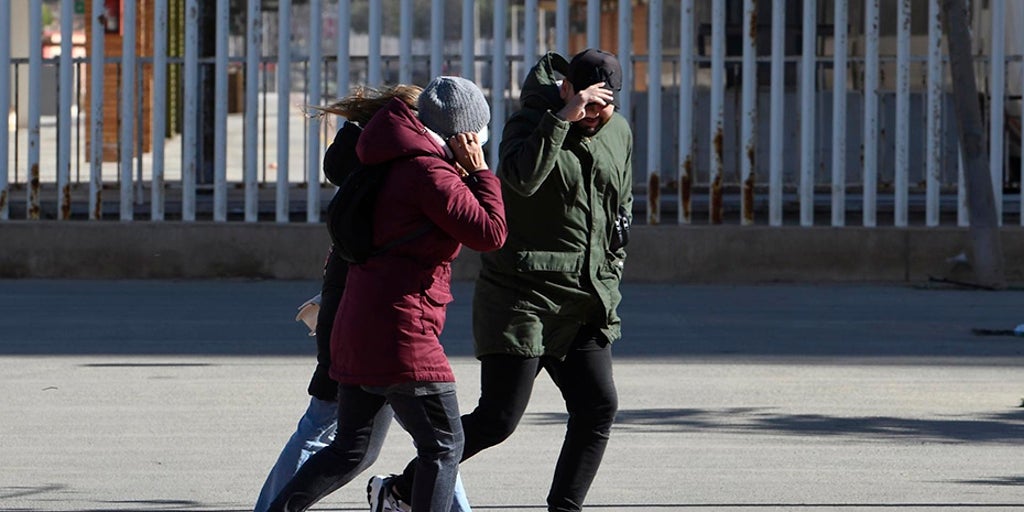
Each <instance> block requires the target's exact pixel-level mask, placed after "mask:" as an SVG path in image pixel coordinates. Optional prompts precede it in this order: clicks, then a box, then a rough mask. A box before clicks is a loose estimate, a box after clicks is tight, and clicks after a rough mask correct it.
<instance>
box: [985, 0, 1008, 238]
mask: <svg viewBox="0 0 1024 512" xmlns="http://www.w3.org/2000/svg"><path fill="white" fill-rule="evenodd" d="M990 7H991V8H992V53H991V60H990V61H989V62H990V65H991V72H990V74H991V76H992V80H991V81H990V82H989V83H990V84H991V87H992V89H991V90H990V91H989V94H990V97H991V100H990V101H991V108H990V109H989V133H990V135H989V137H990V142H989V146H988V150H989V157H988V158H989V172H990V173H991V174H992V193H993V197H994V198H995V203H996V220H997V221H998V223H999V225H1000V226H1002V225H1003V164H1004V162H1003V155H1004V146H1003V144H1004V143H1005V140H1006V139H1005V133H1004V131H1003V130H1004V129H1005V124H1006V0H992V3H991V4H990Z"/></svg>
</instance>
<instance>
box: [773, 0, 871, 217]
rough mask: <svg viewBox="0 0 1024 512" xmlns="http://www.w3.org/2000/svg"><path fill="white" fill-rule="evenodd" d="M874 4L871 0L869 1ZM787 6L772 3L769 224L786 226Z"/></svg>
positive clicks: (783, 3) (782, 3)
mask: <svg viewBox="0 0 1024 512" xmlns="http://www.w3.org/2000/svg"><path fill="white" fill-rule="evenodd" d="M869 1H870V0H869ZM785 71H786V3H785V2H772V84H771V113H770V114H769V115H770V116H771V119H770V120H769V121H768V122H769V125H770V126H771V130H770V131H769V136H768V137H769V139H770V140H769V146H770V147H769V149H768V153H769V156H768V160H769V161H768V167H769V168H768V224H769V225H772V226H781V225H782V164H783V151H784V150H785V140H786V139H785V137H786V135H785V133H784V131H785V129H786V125H785V115H786V110H785V109H786V74H785Z"/></svg>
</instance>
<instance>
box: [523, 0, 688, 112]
mask: <svg viewBox="0 0 1024 512" xmlns="http://www.w3.org/2000/svg"><path fill="white" fill-rule="evenodd" d="M534 1H535V0H534ZM683 2H684V5H689V6H690V14H689V16H691V17H692V16H693V2H692V0H683ZM683 13H684V17H685V16H686V14H685V13H686V8H685V7H683ZM690 24H691V25H690V26H691V27H692V26H693V22H692V20H691V22H690ZM681 34H690V35H691V36H692V34H693V32H692V29H691V31H690V32H681ZM680 39H681V40H682V39H686V37H681V38H680ZM691 44H692V42H691ZM618 57H619V64H620V65H621V66H622V91H620V93H619V113H621V114H622V115H623V116H625V117H626V120H627V121H629V122H630V124H632V122H633V108H632V106H633V104H632V99H633V98H632V96H633V2H631V1H628V0H622V1H620V2H619V55H618ZM683 58H686V56H685V55H684V56H683Z"/></svg>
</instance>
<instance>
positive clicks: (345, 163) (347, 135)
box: [324, 121, 363, 185]
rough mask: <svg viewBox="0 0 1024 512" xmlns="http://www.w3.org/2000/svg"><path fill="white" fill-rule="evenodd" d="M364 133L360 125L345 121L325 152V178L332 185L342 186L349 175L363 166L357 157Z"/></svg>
mask: <svg viewBox="0 0 1024 512" xmlns="http://www.w3.org/2000/svg"><path fill="white" fill-rule="evenodd" d="M362 131H363V129H362V128H360V127H359V125H357V124H355V123H352V122H349V121H345V124H343V125H342V126H341V128H340V129H339V130H338V134H337V135H335V136H334V142H332V143H331V145H330V146H328V147H327V151H326V152H324V176H327V179H328V180H329V181H330V182H331V183H333V184H335V185H341V182H343V181H345V178H346V177H347V176H348V175H349V173H350V172H351V171H352V170H353V169H357V168H359V166H360V165H361V163H360V162H359V157H358V156H356V142H357V141H358V140H359V134H360V133H362Z"/></svg>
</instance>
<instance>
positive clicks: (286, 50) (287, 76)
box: [274, 0, 380, 223]
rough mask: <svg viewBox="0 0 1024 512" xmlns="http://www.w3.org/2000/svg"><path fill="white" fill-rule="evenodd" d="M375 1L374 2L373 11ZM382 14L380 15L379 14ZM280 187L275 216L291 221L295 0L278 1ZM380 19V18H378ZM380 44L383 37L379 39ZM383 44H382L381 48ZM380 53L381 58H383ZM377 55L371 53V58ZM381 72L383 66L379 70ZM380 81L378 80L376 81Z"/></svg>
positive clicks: (371, 39)
mask: <svg viewBox="0 0 1024 512" xmlns="http://www.w3.org/2000/svg"><path fill="white" fill-rule="evenodd" d="M373 3H376V4H378V5H377V7H378V8H379V7H380V1H379V0H377V1H376V2H371V12H372V5H373ZM378 18H379V16H378ZM277 19H278V20H279V21H278V25H277V188H276V191H275V192H276V195H275V204H276V206H277V208H276V212H275V215H274V218H275V220H276V221H277V222H282V223H283V222H288V217H289V215H288V214H289V210H288V148H289V146H290V144H289V142H290V141H289V140H288V137H289V125H290V122H291V120H290V119H289V118H290V117H291V116H290V115H289V114H290V113H291V112H290V109H291V101H290V100H291V93H292V90H291V84H292V79H291V71H292V49H291V27H292V2H291V0H280V1H279V2H278V4H277ZM378 21H379V20H378ZM377 44H378V45H379V44H380V39H379V38H378V39H377ZM370 45H371V47H372V45H373V36H372V35H371V36H370ZM379 49H380V47H379V46H378V50H379ZM379 57H380V55H379V52H378V58H377V59H376V60H377V62H378V66H379V62H380V58H379ZM372 60H373V58H372V57H371V61H372ZM378 73H379V70H378ZM374 83H376V82H374Z"/></svg>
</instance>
